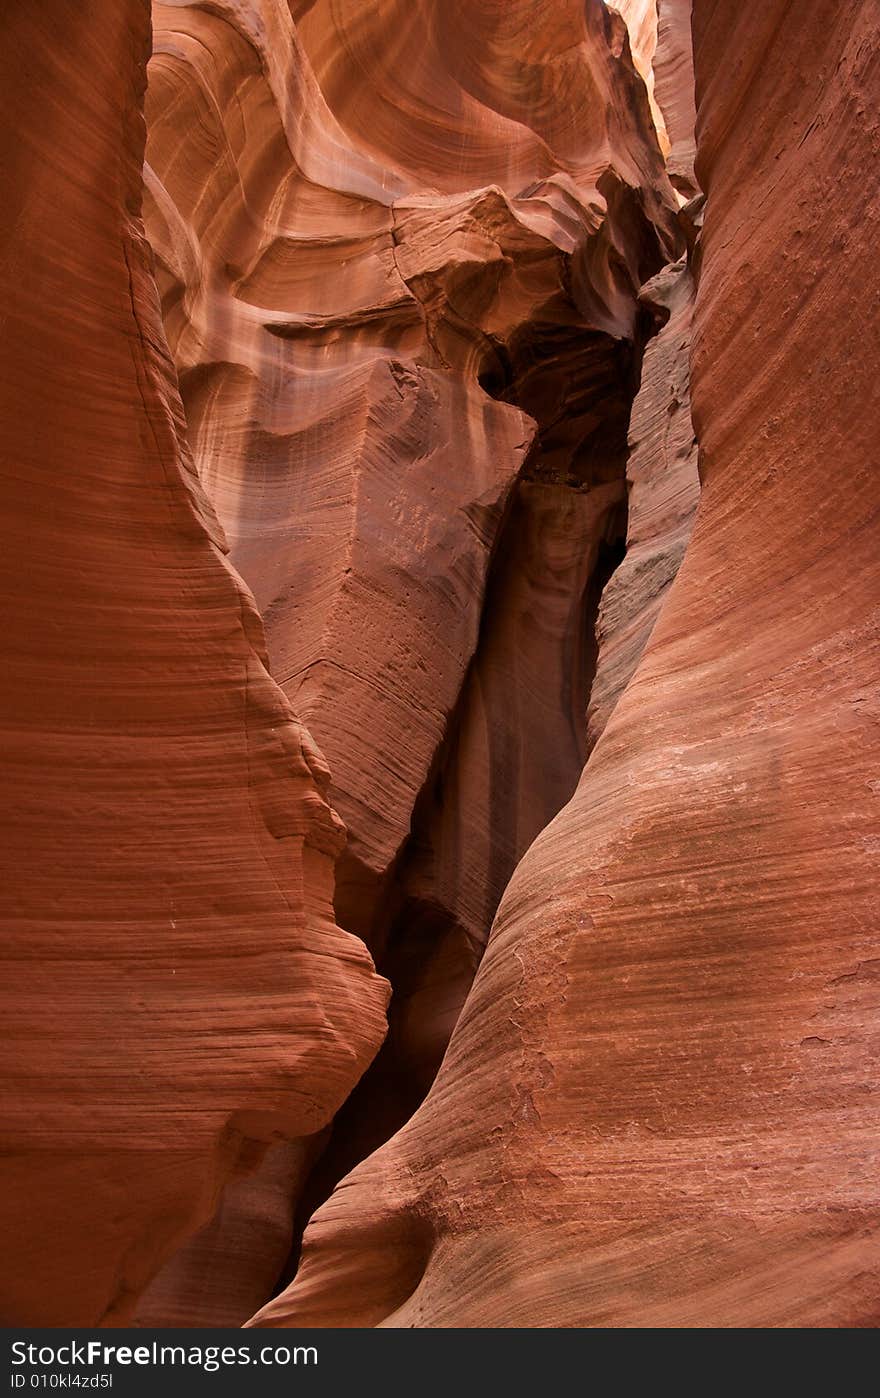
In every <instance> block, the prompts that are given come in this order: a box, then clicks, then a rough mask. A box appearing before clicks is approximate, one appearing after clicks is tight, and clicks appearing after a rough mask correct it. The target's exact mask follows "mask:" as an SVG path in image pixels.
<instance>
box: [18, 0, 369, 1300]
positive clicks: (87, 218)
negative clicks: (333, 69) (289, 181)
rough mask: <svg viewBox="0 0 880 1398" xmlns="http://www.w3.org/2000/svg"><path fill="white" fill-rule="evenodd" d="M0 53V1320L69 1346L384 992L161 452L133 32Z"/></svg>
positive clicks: (197, 514)
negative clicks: (0, 654) (0, 657)
mask: <svg viewBox="0 0 880 1398" xmlns="http://www.w3.org/2000/svg"><path fill="white" fill-rule="evenodd" d="M84 10H85V11H87V13H84ZM0 32H2V42H0V143H2V147H3V149H2V160H0V209H2V211H3V213H2V222H0V300H2V306H3V334H2V337H0V359H2V367H0V466H2V473H3V511H2V521H0V531H2V548H0V569H2V589H3V595H4V598H5V599H6V602H7V608H6V616H5V623H4V645H5V654H4V664H3V668H2V678H0V728H2V743H3V751H4V757H5V771H4V782H3V789H2V797H0V812H2V826H3V837H2V855H0V859H2V865H3V870H2V885H3V893H4V897H3V947H4V970H3V977H2V996H3V1003H4V1016H5V1026H4V1035H3V1049H2V1053H3V1084H4V1088H3V1105H2V1116H3V1141H4V1155H3V1164H2V1170H0V1212H2V1228H3V1238H4V1249H5V1262H4V1266H3V1269H2V1292H0V1294H2V1307H0V1308H2V1314H3V1317H4V1320H5V1321H6V1323H7V1324H19V1325H80V1326H93V1325H96V1324H99V1323H102V1322H103V1323H107V1324H113V1323H118V1322H124V1321H125V1320H126V1319H127V1318H128V1317H129V1316H130V1314H131V1310H132V1306H133V1304H134V1302H135V1299H136V1297H137V1295H138V1292H139V1291H140V1290H141V1288H142V1287H143V1286H144V1284H145V1282H146V1281H147V1280H148V1279H149V1277H150V1276H151V1274H152V1273H153V1272H155V1270H156V1268H157V1267H158V1266H159V1265H160V1263H161V1262H162V1261H163V1259H164V1258H165V1257H167V1256H168V1255H169V1253H171V1252H172V1251H173V1250H174V1249H175V1248H176V1246H178V1244H179V1242H180V1240H181V1239H182V1238H183V1237H185V1236H186V1234H187V1233H189V1232H192V1231H193V1229H195V1228H196V1227H198V1225H199V1224H201V1223H202V1222H204V1220H205V1219H207V1218H208V1217H209V1216H210V1214H211V1213H212V1211H213V1208H214V1205H215V1202H216V1198H217V1195H218V1192H219V1190H220V1188H221V1187H222V1185H223V1184H224V1182H225V1180H226V1179H228V1178H230V1177H231V1176H232V1175H233V1174H235V1173H236V1172H238V1171H241V1170H244V1169H247V1168H252V1167H253V1165H254V1164H255V1163H256V1162H257V1161H258V1160H259V1158H260V1156H261V1154H262V1152H263V1151H264V1150H265V1148H266V1142H268V1141H271V1140H273V1139H274V1138H276V1137H279V1138H280V1137H285V1138H288V1139H290V1140H295V1139H296V1138H299V1137H310V1136H312V1135H313V1134H314V1133H315V1132H316V1131H318V1130H319V1129H320V1128H322V1127H323V1126H324V1124H325V1123H326V1122H327V1121H328V1119H329V1118H330V1117H331V1115H332V1114H333V1112H334V1111H335V1109H336V1108H337V1107H338V1105H339V1104H340V1102H341V1101H342V1100H343V1099H344V1098H345V1097H346V1095H347V1094H348V1093H349V1091H350V1090H351V1088H352V1086H353V1085H354V1083H355V1082H356V1081H357V1079H358V1077H359V1076H360V1074H361V1073H362V1072H363V1070H364V1068H365V1067H366V1065H367V1063H368V1062H369V1060H370V1058H371V1057H372V1055H373V1053H374V1052H375V1050H376V1048H377V1046H378V1044H379V1042H380V1040H381V1038H382V1033H383V1028H384V1007H385V999H386V995H385V986H384V984H383V983H382V981H381V980H379V978H378V977H377V976H376V975H375V974H374V972H373V969H372V964H371V961H370V958H369V955H368V954H367V952H366V950H365V948H364V946H363V944H362V943H361V942H360V941H359V940H358V939H357V938H355V937H353V936H351V935H349V934H347V933H345V932H342V931H341V930H340V929H339V928H338V927H337V925H336V924H335V922H334V918H333V911H332V893H333V862H334V858H335V856H336V854H337V853H338V850H339V848H340V846H341V843H342V832H341V826H340V822H339V820H338V818H337V817H336V816H335V815H334V814H333V812H332V810H331V808H330V806H329V804H328V802H327V800H326V788H327V773H326V769H325V767H324V764H323V761H322V759H321V758H320V756H319V754H318V753H317V750H316V749H315V746H314V744H313V742H312V740H311V739H310V738H309V736H308V734H307V733H306V732H305V730H304V729H303V728H302V727H301V726H300V725H299V723H298V722H297V721H296V720H295V718H294V716H293V713H292V711H291V709H290V706H289V703H288V701H287V699H286V698H285V696H284V694H283V693H282V692H281V690H280V689H279V688H278V687H277V686H276V685H275V684H274V682H273V681H272V680H271V679H270V678H269V675H268V673H267V670H266V665H265V644H264V638H263V631H262V626H261V623H260V620H259V617H258V615H257V612H256V610H255V608H254V603H253V598H252V596H251V594H250V592H249V591H248V589H247V588H246V586H245V585H244V584H243V583H242V581H241V578H240V577H238V576H237V574H236V573H235V572H234V571H233V570H232V568H230V566H229V564H228V562H227V560H226V558H225V557H224V554H223V548H224V541H223V532H222V529H221V528H220V526H219V525H218V523H217V520H216V518H215V516H214V514H213V512H212V509H211V507H210V505H209V504H208V501H207V498H206V496H205V493H204V491H203V490H202V488H201V486H200V485H199V482H198V477H197V475H196V473H195V470H194V468H193V462H192V458H191V455H190V453H189V450H188V448H187V446H186V442H185V439H184V433H183V414H182V411H181V403H180V397H179V394H178V391H177V385H176V377H175V372H174V368H173V366H172V363H171V360H170V358H169V355H168V350H167V346H166V343H165V339H164V335H163V331H162V325H161V320H160V316H159V305H158V298H157V295H156V286H155V283H154V280H153V276H152V259H151V254H150V250H149V247H148V245H147V243H146V242H145V239H144V234H143V226H142V224H141V222H140V217H139V211H140V204H141V169H142V161H143V148H144V125H143V120H142V116H141V103H142V99H143V91H144V85H145V79H146V62H147V57H148V54H149V42H150V28H149V11H148V7H147V5H146V4H139V3H137V2H136V0H91V3H89V4H88V5H87V6H85V7H84V6H83V5H82V4H81V3H78V0H77V3H75V2H74V0H43V3H41V4H39V5H14V6H11V7H7V9H6V11H5V12H4V15H3V18H2V21H0Z"/></svg>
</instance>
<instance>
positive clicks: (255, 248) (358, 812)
mask: <svg viewBox="0 0 880 1398" xmlns="http://www.w3.org/2000/svg"><path fill="white" fill-rule="evenodd" d="M154 25H155V34H154V54H153V59H152V62H151V65H150V90H149V94H148V100H147V119H148V127H149V140H148V148H147V159H148V165H147V174H146V184H147V191H148V197H147V222H148V228H149V232H150V236H151V240H152V242H153V246H154V248H155V250H156V255H157V261H158V266H159V273H158V275H159V285H160V289H161V291H162V298H163V309H164V315H165V323H166V327H167V331H168V335H169V339H170V343H171V346H172V351H173V354H174V357H175V361H176V365H177V369H178V373H179V376H180V383H181V388H182V393H183V399H184V403H185V406H186V413H187V422H188V428H189V433H190V439H191V442H192V445H193V450H194V456H195V461H196V465H197V468H198V471H199V475H200V478H201V481H202V483H203V484H204V486H205V488H206V490H207V492H208V493H209V495H210V497H211V499H212V501H213V503H214V504H215V506H216V508H217V510H218V512H219V515H220V517H221V519H222V521H223V524H224V526H225V529H226V532H227V536H228V538H229V540H230V545H231V550H232V558H233V561H234V562H235V564H236V566H237V567H238V568H239V569H240V570H241V572H242V574H243V576H244V577H245V579H246V580H247V582H248V583H249V584H250V585H251V587H252V588H253V590H254V594H255V597H256V600H257V603H258V605H259V608H260V610H261V612H262V615H263V617H264V620H265V624H266V629H267V638H268V644H269V651H270V656H271V663H272V670H273V673H274V675H275V676H276V677H277V679H278V681H279V682H280V684H281V685H282V687H283V688H284V689H285V691H286V693H287V694H288V696H289V697H290V699H291V701H292V702H293V704H294V705H295V707H296V709H297V712H298V713H299V714H300V715H301V717H302V718H303V719H304V720H305V721H306V722H307V724H308V727H309V729H310V731H311V732H312V734H313V735H314V737H315V738H316V740H317V742H318V743H319V745H320V747H321V750H322V752H323V753H324V755H325V757H326V760H327V762H328V764H329V767H330V771H331V774H332V787H331V797H332V801H333V803H334V806H335V807H336V808H337V809H338V811H339V812H340V814H341V816H342V817H343V819H344V821H345V823H346V825H347V828H348V844H347V847H346V851H345V853H344V855H343V857H342V859H341V860H340V862H339V865H338V867H337V878H336V890H335V906H336V912H337V917H338V919H339V921H340V923H341V925H343V926H344V927H346V928H347V929H349V930H352V931H354V932H357V933H358V934H359V935H360V936H362V937H363V938H364V940H365V941H366V942H367V943H368V945H370V946H371V948H372V949H373V951H374V952H375V954H376V955H377V957H378V958H379V960H380V966H381V969H382V970H383V971H384V972H385V973H386V974H387V975H388V976H389V978H390V979H391V981H392V984H393V985H394V988H395V995H394V1001H393V1008H392V1011H391V1032H390V1035H389V1039H388V1042H387V1044H386V1046H385V1048H384V1049H383V1053H382V1055H381V1057H380V1059H379V1061H378V1062H377V1064H376V1067H375V1069H374V1071H373V1073H372V1074H371V1076H370V1077H369V1078H368V1080H367V1081H366V1082H365V1084H364V1088H363V1091H362V1092H361V1093H359V1094H356V1096H355V1098H354V1099H353V1100H352V1101H351V1102H350V1103H349V1104H348V1106H347V1108H346V1113H345V1116H344V1119H343V1120H342V1122H341V1123H340V1124H339V1126H338V1129H337V1131H336V1132H335V1134H334V1140H333V1142H332V1144H331V1147H330V1149H329V1151H328V1152H326V1153H324V1154H323V1156H322V1159H321V1164H320V1166H319V1168H318V1171H317V1173H316V1175H315V1177H314V1178H313V1180H312V1182H311V1187H310V1192H309V1193H308V1196H307V1202H308V1201H311V1202H314V1201H315V1199H317V1198H320V1197H322V1195H323V1194H324V1193H326V1192H327V1190H328V1189H329V1187H330V1186H331V1185H332V1184H333V1183H335V1181H336V1179H337V1178H338V1177H339V1176H340V1174H342V1173H344V1171H345V1169H346V1168H348V1166H349V1165H350V1164H352V1163H354V1162H355V1161H356V1160H357V1159H359V1158H360V1157H361V1156H362V1155H364V1154H365V1153H367V1152H368V1151H369V1150H370V1149H371V1148H372V1147H374V1146H375V1145H377V1144H380V1143H381V1142H382V1141H383V1140H385V1139H387V1137H388V1136H389V1135H390V1134H392V1132H393V1131H394V1130H395V1129H396V1128H397V1127H398V1126H400V1125H401V1124H402V1123H403V1121H405V1120H406V1118H407V1117H408V1116H409V1115H410V1114H411V1112H412V1111H413V1110H414V1109H415V1107H416V1106H417V1105H418V1103H419V1102H420V1100H421V1098H422V1097H423V1096H424V1093H425V1092H426V1091H427V1089H428V1087H429V1086H430V1083H431V1081H432V1079H433V1076H434V1073H435V1072H436V1069H437V1066H438V1065H439V1062H440V1059H441V1058H442V1055H443V1052H444V1050H445V1048H446V1044H447V1042H448V1039H449V1034H450V1032H451V1029H452V1026H453V1025H454V1023H455V1020H456V1018H457V1016H458V1013H459V1011H460V1009H461V1006H462V1004H463V1002H464V999H465V996H466V994H467V991H468V989H469V987H470V984H471V981H472V978H473V975H474V972H475V970H476V967H477V965H478V963H479V959H480V956H481V955H482V951H483V948H484V946H485V942H486V938H487V936H488V932H489V928H490V926H491V922H492V918H493V916H494V912H495V909H496V907H497V905H498V901H499V899H500V897H501V894H502V893H503V891H504V887H505V885H506V883H507V881H508V879H509V877H510V875H511V874H512V872H513V870H514V868H515V866H516V863H517V861H518V860H519V858H520V857H521V856H522V854H523V853H524V852H525V850H526V848H527V847H528V845H529V844H530V843H531V841H532V839H533V838H534V837H535V835H536V834H537V833H538V832H539V831H540V829H541V828H542V827H543V826H544V825H545V824H546V823H547V822H548V821H549V820H550V819H552V817H553V816H554V815H555V814H556V812H557V811H558V810H559V809H560V807H561V806H562V805H563V804H564V803H565V801H566V800H567V799H568V797H569V796H570V795H571V793H572V791H573V790H574V787H575V785H576V783H577V780H578V777H579V775H580V772H581V769H582V767H583V763H584V760H585V756H586V745H587V737H586V710H587V705H588V701H589V695H590V685H591V680H592V673H593V669H594V667H595V654H594V650H595V647H594V640H593V633H594V629H595V618H596V610H597V607H598V600H599V593H600V591H601V585H602V583H603V582H604V580H605V578H606V577H607V574H608V571H609V570H610V567H611V565H612V562H613V561H616V560H617V557H618V552H619V549H618V545H622V541H623V537H624V535H625V532H626V506H625V498H626V455H627V448H626V432H627V423H628V418H629V412H630V405H631V401H632V396H633V392H634V390H635V387H636V384H637V380H638V367H639V366H638V361H639V356H640V353H641V348H642V332H643V320H642V317H641V315H640V312H639V304H638V293H639V288H640V286H641V284H642V282H643V281H644V280H645V279H646V278H647V277H649V276H650V275H651V274H652V273H654V272H656V271H657V270H658V269H659V268H660V267H661V266H662V265H663V263H664V262H665V261H666V260H668V259H669V258H670V257H674V256H675V255H677V254H678V253H679V252H680V251H681V250H682V249H683V246H684V238H683V236H682V232H681V230H680V228H679V227H678V223H677V219H676V216H675V211H676V208H677V203H678V201H677V200H676V197H675V193H674V191H673V189H672V187H671V186H670V185H669V183H668V181H667V179H666V174H665V169H664V165H663V162H662V158H661V152H660V149H659V147H658V143H657V137H656V133H655V131H654V128H653V125H652V123H651V120H650V113H649V110H648V106H647V102H646V97H645V90H644V87H643V85H642V83H641V82H640V80H639V79H638V77H637V75H636V73H635V71H634V69H633V65H632V62H631V59H630V56H629V51H628V47H627V41H626V30H625V28H624V27H623V25H622V23H621V21H620V20H619V19H618V18H617V17H615V16H612V15H611V14H609V13H608V12H607V11H606V10H605V9H604V7H603V6H602V5H601V4H599V3H591V4H589V5H588V6H586V7H584V6H583V5H582V4H581V3H580V0H578V2H577V3H573V0H556V3H554V4H553V5H551V6H547V5H546V4H542V5H537V4H535V3H534V2H533V0H517V3H516V4H507V5H505V6H504V7H498V6H495V5H489V4H478V5H474V4H470V3H468V4H467V5H465V4H453V5H450V4H448V3H444V4H439V3H433V2H429V0H425V3H422V4H413V3H410V0H407V3H406V4H401V3H382V4H378V5H374V6H371V7H369V8H368V9H367V10H366V11H365V10H364V8H363V6H359V5H355V4H352V3H338V0H334V3H332V4H330V3H325V2H324V0H318V3H316V4H313V5H306V6H299V7H298V6H291V7H288V6H287V5H286V4H285V3H281V0H250V3H248V4H245V5H235V6H233V5H230V4H227V3H219V0H218V3H212V4H210V5H207V4H196V3H193V4H180V5H173V6H172V5H156V6H154ZM585 99H588V100H585ZM193 133H198V139H194V135H193ZM695 480H696V477H695V476H694V481H695ZM667 580H668V579H667ZM637 654H638V651H637V650H633V652H632V657H631V658H632V665H633V666H634V664H635V659H636V658H637ZM621 673H622V672H621ZM267 1168H268V1167H267ZM282 1191H283V1193H284V1196H285V1200H287V1201H289V1195H290V1192H291V1183H290V1181H289V1180H287V1181H286V1182H285V1183H284V1184H283V1185H282ZM244 1192H245V1194H246V1195H247V1197H248V1198H249V1197H250V1196H249V1194H248V1190H247V1188H245V1191H244ZM273 1211H274V1214H275V1216H276V1217H277V1218H278V1219H279V1220H282V1219H287V1218H288V1215H287V1214H286V1213H285V1210H284V1208H283V1201H282V1202H281V1203H279V1205H278V1207H276V1208H274V1210H273ZM258 1213H259V1210H258ZM221 1215H222V1217H223V1219H224V1220H225V1222H224V1223H223V1226H222V1227H220V1225H219V1218H220V1216H221ZM221 1215H218V1223H217V1225H215V1226H214V1228H213V1229H212V1230H211V1233H210V1237H209V1235H208V1234H206V1235H204V1236H203V1237H202V1238H201V1239H200V1240H198V1241H197V1242H196V1244H194V1248H193V1250H192V1255H191V1256H190V1259H189V1261H188V1262H187V1263H186V1265H184V1263H183V1261H182V1259H181V1258H178V1259H176V1261H175V1263H174V1264H173V1267H172V1269H171V1272H170V1274H169V1275H168V1276H167V1277H163V1278H160V1279H159V1281H158V1282H157V1285H156V1287H155V1288H154V1289H153V1291H152V1293H151V1296H150V1297H149V1298H147V1300H146V1301H145V1305H144V1307H143V1308H142V1311H141V1312H140V1313H139V1314H140V1316H141V1319H142V1320H144V1321H146V1320H148V1319H149V1320H156V1319H162V1318H164V1319H167V1320H178V1321H183V1322H185V1323H196V1322H198V1321H205V1320H206V1319H208V1318H209V1317H210V1316H213V1317H214V1318H216V1315H217V1312H216V1309H215V1306H216V1298H213V1299H212V1300H211V1301H210V1308H209V1309H208V1310H205V1311H200V1310H199V1309H198V1302H197V1297H198V1295H199V1294H200V1293H201V1292H205V1294H206V1295H207V1294H208V1292H209V1291H210V1292H211V1293H212V1296H213V1283H212V1282H211V1281H210V1278H211V1277H212V1276H213V1275H214V1274H215V1273H216V1271H217V1269H218V1267H223V1268H225V1269H226V1270H227V1271H229V1269H230V1263H229V1253H230V1250H231V1251H233V1252H234V1251H235V1250H236V1248H241V1247H242V1246H243V1240H244V1239H245V1238H246V1237H247V1235H248V1231H249V1229H250V1231H251V1233H252V1235H253V1237H254V1245H255V1246H257V1247H258V1251H259V1256H260V1258H262V1267H263V1269H264V1271H263V1272H262V1273H261V1272H260V1268H259V1266H257V1268H256V1275H257V1276H258V1277H259V1278H261V1280H258V1281H257V1284H258V1285H262V1287H263V1291H262V1294H258V1296H257V1297H256V1298H255V1300H254V1303H253V1305H252V1306H251V1307H250V1308H245V1310H244V1311H243V1312H242V1313H241V1315H240V1317H239V1318H240V1319H244V1318H245V1317H246V1315H247V1314H248V1313H249V1310H253V1309H254V1308H255V1307H256V1305H258V1304H260V1302H261V1301H262V1300H265V1299H266V1297H267V1296H268V1294H269V1292H270V1290H271V1286H272V1283H273V1282H274V1280H275V1277H276V1276H277V1273H278V1270H279V1255H280V1254H281V1253H282V1252H283V1249H284V1246H285V1240H287V1239H288V1224H287V1222H285V1223H284V1226H283V1227H279V1228H278V1229H277V1230H276V1233H275V1236H276V1245H275V1247H274V1248H273V1249H270V1250H267V1248H266V1245H265V1239H264V1237H263V1236H262V1234H263V1233H264V1232H265V1229H264V1228H263V1226H262V1225H261V1224H260V1223H259V1220H257V1221H256V1222H255V1223H254V1225H253V1226H251V1225H250V1224H248V1225H246V1224H245V1223H244V1222H243V1221H242V1220H241V1219H240V1217H239V1216H238V1214H236V1215H235V1217H234V1218H233V1216H232V1214H231V1213H230V1209H229V1207H228V1201H227V1207H224V1208H223V1209H222V1210H221ZM218 1228H219V1232H218ZM230 1231H231V1232H233V1233H235V1235H236V1237H237V1238H238V1240H239V1241H238V1242H237V1243H236V1244H235V1245H234V1247H233V1246H232V1245H231V1244H230V1242H229V1233H230ZM258 1232H259V1233H260V1236H259V1237H257V1233H258ZM212 1240H213V1241H212ZM196 1254H197V1255H196ZM252 1267H253V1259H247V1258H244V1257H242V1259H241V1267H240V1271H241V1273H242V1275H245V1274H247V1275H250V1274H252ZM194 1272H200V1273H204V1274H206V1275H207V1278H208V1280H207V1281H206V1282H205V1284H204V1285H203V1283H202V1282H200V1281H198V1280H197V1279H195V1278H194V1275H193V1273H194ZM235 1304H236V1305H239V1306H240V1305H241V1304H242V1300H241V1299H238V1298H237V1299H236V1300H235ZM228 1318H232V1317H228Z"/></svg>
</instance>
